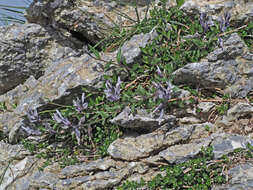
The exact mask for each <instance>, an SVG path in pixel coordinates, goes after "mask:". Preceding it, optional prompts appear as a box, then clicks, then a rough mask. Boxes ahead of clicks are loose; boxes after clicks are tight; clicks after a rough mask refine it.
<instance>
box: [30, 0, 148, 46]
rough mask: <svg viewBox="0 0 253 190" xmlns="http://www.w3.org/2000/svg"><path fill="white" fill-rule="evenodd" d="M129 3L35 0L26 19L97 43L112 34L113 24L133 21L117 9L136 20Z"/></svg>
mask: <svg viewBox="0 0 253 190" xmlns="http://www.w3.org/2000/svg"><path fill="white" fill-rule="evenodd" d="M124 2H127V3H124ZM132 2H133V1H132ZM134 2H135V1H134ZM137 2H139V3H140V4H142V5H143V4H146V3H147V1H145V0H142V1H137ZM130 3H131V1H130ZM127 4H129V1H75V2H74V1H69V0H63V1H56V0H55V1H48V0H43V1H41V0H40V1H38V0H35V1H34V2H33V3H32V4H31V5H30V7H29V8H28V9H27V13H26V19H27V20H28V22H30V23H37V24H40V25H43V26H48V25H50V26H52V27H53V28H55V29H56V30H59V29H60V30H61V33H62V34H65V36H66V35H71V36H73V37H75V38H77V39H78V40H79V41H81V42H88V43H90V44H93V45H95V44H96V43H97V42H99V41H100V40H101V39H103V38H106V37H108V36H109V34H110V32H112V29H111V28H112V26H113V24H115V23H116V24H118V25H119V26H123V25H124V24H127V23H129V20H128V19H125V18H122V17H119V16H118V14H116V13H115V11H114V10H115V9H116V12H123V13H125V14H126V15H128V16H130V17H131V18H133V19H136V12H135V9H134V6H130V5H127ZM140 14H141V15H140V18H144V16H145V13H144V11H142V12H140Z"/></svg>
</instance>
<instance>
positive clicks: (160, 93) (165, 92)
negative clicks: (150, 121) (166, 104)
mask: <svg viewBox="0 0 253 190" xmlns="http://www.w3.org/2000/svg"><path fill="white" fill-rule="evenodd" d="M166 83H167V88H164V87H163V86H162V85H161V84H160V83H155V82H153V85H154V86H155V88H156V94H155V99H157V98H158V99H161V100H169V99H170V98H171V92H172V84H171V83H170V82H166Z"/></svg>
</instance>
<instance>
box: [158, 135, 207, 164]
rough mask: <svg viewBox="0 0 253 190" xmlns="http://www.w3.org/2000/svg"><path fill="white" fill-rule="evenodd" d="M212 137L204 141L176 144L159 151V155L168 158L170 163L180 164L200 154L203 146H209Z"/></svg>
mask: <svg viewBox="0 0 253 190" xmlns="http://www.w3.org/2000/svg"><path fill="white" fill-rule="evenodd" d="M210 143H211V139H210V138H209V139H202V143H190V144H182V145H174V146H171V147H169V148H167V149H166V150H164V151H162V152H160V153H159V156H160V157H162V158H164V159H165V160H167V161H168V162H169V163H170V164H174V163H175V164H178V163H182V162H185V161H187V160H189V159H191V158H194V157H195V156H196V155H197V154H199V152H200V150H201V148H202V147H204V148H205V147H207V146H208V145H209V144H210Z"/></svg>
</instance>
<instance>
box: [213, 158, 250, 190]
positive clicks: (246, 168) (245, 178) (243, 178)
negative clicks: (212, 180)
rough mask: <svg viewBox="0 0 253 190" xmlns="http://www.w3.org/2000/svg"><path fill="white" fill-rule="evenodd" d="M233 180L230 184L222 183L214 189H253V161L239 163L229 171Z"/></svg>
mask: <svg viewBox="0 0 253 190" xmlns="http://www.w3.org/2000/svg"><path fill="white" fill-rule="evenodd" d="M228 175H229V177H231V180H230V182H229V184H228V185H221V186H216V187H214V188H212V190H238V189H242V190H250V189H253V183H252V180H253V166H252V164H251V163H246V164H239V165H238V166H235V167H233V168H231V169H230V170H229V171H228Z"/></svg>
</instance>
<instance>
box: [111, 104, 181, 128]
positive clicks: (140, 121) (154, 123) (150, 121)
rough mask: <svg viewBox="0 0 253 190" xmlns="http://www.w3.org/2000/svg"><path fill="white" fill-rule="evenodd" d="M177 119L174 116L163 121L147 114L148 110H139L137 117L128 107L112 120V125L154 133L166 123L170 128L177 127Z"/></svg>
mask: <svg viewBox="0 0 253 190" xmlns="http://www.w3.org/2000/svg"><path fill="white" fill-rule="evenodd" d="M175 119H176V118H175V117H174V116H172V115H170V116H168V115H165V116H164V117H163V118H162V119H160V118H154V117H153V116H151V115H150V114H148V113H147V111H146V110H138V111H137V113H136V114H135V115H133V114H132V113H131V109H130V108H129V107H126V108H125V109H124V110H123V111H122V112H121V113H120V114H119V115H117V116H116V117H115V118H113V119H112V120H110V122H111V123H113V124H116V125H119V126H121V127H123V128H128V129H134V130H138V129H143V130H146V131H153V130H155V129H157V128H159V127H160V126H161V125H163V124H165V123H169V125H170V128H172V127H173V126H174V125H175V122H176V120H175Z"/></svg>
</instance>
